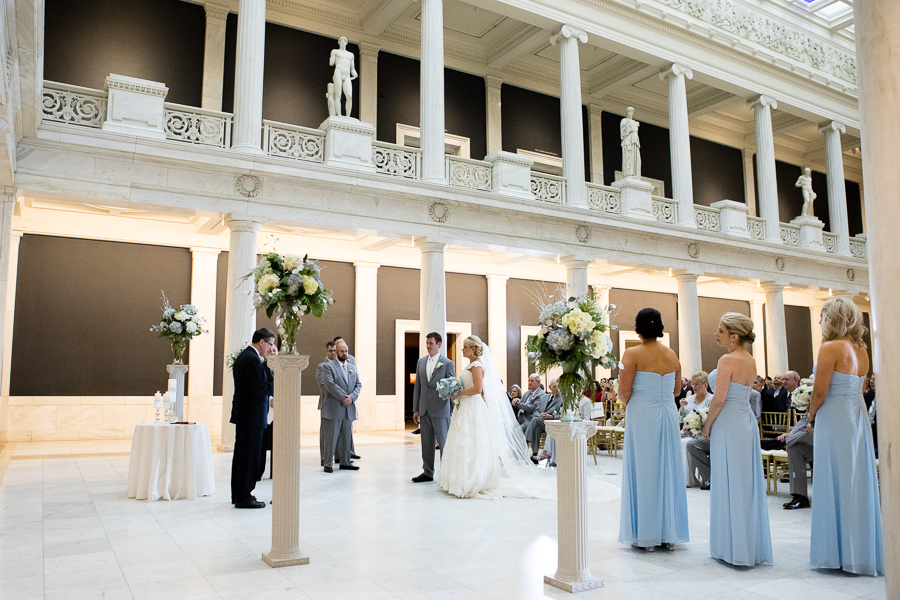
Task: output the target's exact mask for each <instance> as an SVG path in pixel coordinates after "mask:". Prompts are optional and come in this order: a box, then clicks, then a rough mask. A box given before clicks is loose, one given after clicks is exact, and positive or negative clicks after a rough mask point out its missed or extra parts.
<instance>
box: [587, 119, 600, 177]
mask: <svg viewBox="0 0 900 600" xmlns="http://www.w3.org/2000/svg"><path fill="white" fill-rule="evenodd" d="M602 114H603V107H602V106H599V105H597V104H588V119H589V120H590V122H589V123H588V130H589V131H590V136H591V183H597V184H599V185H603V121H602V118H601V116H602Z"/></svg>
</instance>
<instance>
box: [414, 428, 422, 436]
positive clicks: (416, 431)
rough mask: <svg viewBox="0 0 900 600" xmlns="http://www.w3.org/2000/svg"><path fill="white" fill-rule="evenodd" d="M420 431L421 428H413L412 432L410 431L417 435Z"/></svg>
mask: <svg viewBox="0 0 900 600" xmlns="http://www.w3.org/2000/svg"><path fill="white" fill-rule="evenodd" d="M420 433H422V430H421V429H415V430H413V432H412V434H413V435H419V434H420Z"/></svg>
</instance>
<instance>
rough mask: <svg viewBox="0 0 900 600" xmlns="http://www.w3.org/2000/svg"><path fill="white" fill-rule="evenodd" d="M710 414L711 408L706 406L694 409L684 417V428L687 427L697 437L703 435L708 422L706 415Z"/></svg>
mask: <svg viewBox="0 0 900 600" xmlns="http://www.w3.org/2000/svg"><path fill="white" fill-rule="evenodd" d="M707 416H709V408H707V407H704V408H701V409H698V410H692V411H691V412H689V413H688V414H687V416H686V417H685V418H684V428H685V429H687V430H688V431H689V432H690V434H691V435H692V436H693V437H694V438H695V439H698V440H699V439H700V438H701V437H703V425H704V424H705V423H706V417H707Z"/></svg>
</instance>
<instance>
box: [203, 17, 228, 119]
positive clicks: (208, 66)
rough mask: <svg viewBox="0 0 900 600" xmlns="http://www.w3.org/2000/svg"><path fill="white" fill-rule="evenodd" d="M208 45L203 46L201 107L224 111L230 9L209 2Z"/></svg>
mask: <svg viewBox="0 0 900 600" xmlns="http://www.w3.org/2000/svg"><path fill="white" fill-rule="evenodd" d="M205 8H206V43H205V44H204V46H203V97H202V99H201V104H200V106H201V107H202V108H206V109H209V110H222V76H223V73H224V72H225V19H226V17H228V8H226V7H224V6H219V5H218V4H212V3H210V2H207V3H206V4H205Z"/></svg>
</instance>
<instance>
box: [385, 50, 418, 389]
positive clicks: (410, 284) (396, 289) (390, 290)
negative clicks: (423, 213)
mask: <svg viewBox="0 0 900 600" xmlns="http://www.w3.org/2000/svg"><path fill="white" fill-rule="evenodd" d="M379 62H380V61H379ZM418 318H419V270H418V269H401V268H397V267H379V269H378V348H377V350H378V381H377V383H376V386H375V387H376V390H377V392H376V393H378V394H380V395H391V394H394V393H395V391H394V388H395V387H396V386H395V383H396V381H395V375H394V368H395V366H396V365H395V360H394V354H395V352H396V349H395V347H394V343H395V338H396V332H395V329H396V321H397V319H410V320H416V319H418ZM396 393H399V392H396Z"/></svg>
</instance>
